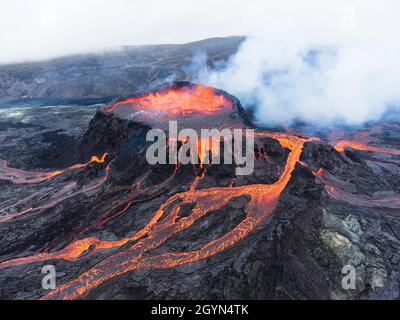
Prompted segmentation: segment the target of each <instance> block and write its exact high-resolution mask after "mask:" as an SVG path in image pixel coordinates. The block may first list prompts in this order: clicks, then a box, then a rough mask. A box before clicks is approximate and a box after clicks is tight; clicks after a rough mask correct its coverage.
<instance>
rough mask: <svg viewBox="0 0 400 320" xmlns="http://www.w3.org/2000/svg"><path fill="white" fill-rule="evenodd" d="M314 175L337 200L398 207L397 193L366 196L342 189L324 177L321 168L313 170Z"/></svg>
mask: <svg viewBox="0 0 400 320" xmlns="http://www.w3.org/2000/svg"><path fill="white" fill-rule="evenodd" d="M314 175H315V176H317V177H318V178H319V179H320V180H321V181H322V182H324V184H325V190H326V192H327V193H328V194H329V196H331V197H332V198H333V199H335V200H337V201H342V202H347V203H349V204H352V205H356V206H361V207H371V208H374V207H382V208H391V209H400V195H399V194H389V195H381V196H379V197H368V196H366V195H361V194H358V195H357V194H354V193H351V192H347V191H344V190H342V189H341V188H338V187H336V186H335V185H333V184H332V183H331V182H330V181H329V180H328V179H327V178H326V177H325V171H324V170H323V169H319V170H318V171H316V172H314Z"/></svg>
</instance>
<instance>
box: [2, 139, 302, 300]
mask: <svg viewBox="0 0 400 320" xmlns="http://www.w3.org/2000/svg"><path fill="white" fill-rule="evenodd" d="M279 141H280V142H281V144H282V145H285V146H290V154H289V156H288V159H287V162H286V166H285V169H284V172H283V173H282V175H281V177H280V178H279V180H278V181H277V182H275V183H274V184H271V185H264V184H258V185H245V186H240V187H216V188H210V189H201V190H197V189H195V188H190V189H189V190H188V191H186V192H182V193H179V194H176V195H173V196H172V197H170V198H169V199H168V200H167V201H166V202H165V203H164V204H163V205H162V206H161V207H160V208H159V209H158V210H157V211H156V212H155V214H154V215H153V217H152V219H151V220H150V221H149V222H148V224H147V225H146V226H145V227H144V228H143V229H141V230H140V231H139V232H137V233H136V234H135V236H134V238H135V240H137V242H135V243H134V244H133V245H132V246H131V247H130V248H129V249H126V250H124V251H122V252H119V253H117V254H114V255H112V256H110V257H108V258H106V259H104V260H103V261H101V262H99V263H98V264H97V265H95V266H94V267H92V268H91V269H89V270H88V271H86V272H85V273H83V274H81V275H80V276H78V277H77V278H75V279H73V280H72V281H70V282H68V283H66V284H64V285H62V286H59V287H58V288H57V289H55V290H54V291H52V292H50V293H48V294H46V295H44V296H43V297H42V298H43V299H50V298H56V299H58V298H62V299H76V298H82V297H84V296H86V295H87V294H88V292H89V291H90V290H91V289H92V288H94V287H97V286H99V285H100V284H101V283H103V282H105V281H107V280H109V279H111V278H113V277H116V276H119V275H121V274H124V273H126V272H128V271H132V270H136V269H138V268H171V267H175V266H178V265H181V264H186V263H192V262H196V261H199V260H201V259H205V258H207V257H209V256H212V255H215V254H217V253H218V252H221V251H223V250H225V249H227V248H229V247H231V246H233V245H234V244H235V243H237V242H238V241H239V240H241V239H243V238H244V237H245V236H246V235H247V234H248V233H249V232H251V231H252V230H253V229H254V228H255V226H256V225H258V224H259V223H260V222H261V221H263V220H264V219H265V218H266V217H268V216H269V215H270V214H271V213H272V212H273V211H274V210H275V208H276V205H277V203H278V201H279V197H280V194H281V193H282V191H283V190H284V189H285V187H286V185H287V184H288V183H289V181H290V178H291V174H292V172H293V170H294V169H295V166H296V163H297V162H298V160H299V158H300V155H301V153H302V148H303V144H304V142H305V141H307V140H305V139H301V138H296V137H280V139H279ZM244 195H249V196H250V197H251V199H250V201H249V202H248V203H247V205H246V207H245V211H246V216H245V218H244V219H243V220H242V221H241V222H240V223H239V224H238V225H237V226H236V227H235V228H234V229H232V230H231V231H229V232H228V233H226V234H225V235H223V236H221V237H220V238H218V239H215V240H212V241H210V242H209V243H207V244H206V245H204V246H203V247H201V248H199V249H198V250H195V251H191V252H173V253H168V252H167V253H163V254H158V255H153V256H150V257H143V255H144V253H146V252H149V251H151V250H152V249H155V248H157V247H159V246H160V245H162V244H163V243H165V241H167V240H168V239H169V238H171V237H172V236H173V235H175V234H176V233H178V232H181V231H183V230H185V229H187V228H189V227H190V226H192V225H193V224H194V223H195V222H196V221H197V220H198V219H199V218H201V217H203V216H205V215H207V214H209V213H210V212H213V211H215V210H217V209H219V208H222V207H223V206H225V205H227V203H228V202H229V200H230V199H231V198H232V197H239V196H244ZM177 200H180V202H179V201H178V203H177ZM190 203H196V206H195V207H194V208H193V209H192V211H191V212H190V214H189V215H186V214H185V215H184V217H181V218H180V214H181V213H182V212H181V210H182V205H184V204H190ZM167 207H170V209H168V210H167ZM187 210H189V209H187ZM162 217H163V219H162V220H161V218H162ZM144 236H145V237H144ZM102 245H104V244H103V243H102ZM5 263H7V262H5Z"/></svg>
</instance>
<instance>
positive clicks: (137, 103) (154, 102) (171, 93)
mask: <svg viewBox="0 0 400 320" xmlns="http://www.w3.org/2000/svg"><path fill="white" fill-rule="evenodd" d="M126 105H127V106H129V107H130V112H131V113H132V112H134V113H135V114H136V116H137V117H139V118H141V119H144V120H146V119H147V120H152V121H155V119H156V118H155V117H154V115H155V114H157V118H158V120H161V119H162V120H168V119H178V118H182V117H187V116H193V115H216V114H220V113H222V112H224V111H228V112H231V111H232V107H233V104H232V102H231V101H230V100H229V99H227V98H226V97H225V96H224V95H223V94H217V93H216V92H215V90H214V89H213V88H211V87H206V86H202V85H196V86H195V87H194V88H193V89H189V88H170V89H167V90H165V91H161V92H156V93H149V94H147V95H145V96H139V97H133V98H129V99H126V100H124V101H120V102H116V103H114V104H112V105H110V106H108V107H106V108H104V111H105V112H114V111H116V110H118V109H119V108H121V107H123V106H126Z"/></svg>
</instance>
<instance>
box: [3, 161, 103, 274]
mask: <svg viewBox="0 0 400 320" xmlns="http://www.w3.org/2000/svg"><path fill="white" fill-rule="evenodd" d="M109 171H110V164H108V166H107V167H106V174H105V175H104V177H102V178H100V179H98V180H96V181H94V182H90V183H89V184H87V185H84V186H82V187H81V188H80V189H78V190H76V191H73V192H72V193H69V194H66V195H61V196H58V197H55V198H53V199H51V200H50V201H48V202H46V203H44V204H42V205H40V206H37V207H30V208H28V209H25V210H22V211H19V212H16V213H11V214H6V215H3V216H0V222H6V221H10V220H14V219H16V218H18V217H20V216H22V215H24V214H26V213H28V212H30V213H31V212H38V211H42V210H45V209H49V208H51V207H54V206H55V205H57V204H59V203H60V202H62V201H64V200H66V199H69V198H72V197H75V196H77V195H79V194H82V193H85V192H88V191H91V190H94V189H97V188H99V187H100V186H101V185H103V184H104V183H105V182H106V180H107V179H108V175H109ZM67 187H70V188H71V189H77V184H76V182H75V181H73V182H71V183H69V184H68V185H67ZM31 197H32V196H30V197H29V198H31ZM14 207H15V205H14ZM6 209H8V208H5V209H0V211H3V212H6ZM0 267H1V264H0Z"/></svg>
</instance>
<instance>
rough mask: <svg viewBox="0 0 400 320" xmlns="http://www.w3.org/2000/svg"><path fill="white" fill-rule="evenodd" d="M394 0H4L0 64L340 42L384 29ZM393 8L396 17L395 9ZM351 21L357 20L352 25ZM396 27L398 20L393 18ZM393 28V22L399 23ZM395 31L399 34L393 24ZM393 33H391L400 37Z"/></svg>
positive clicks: (0, 13) (0, 20) (0, 18)
mask: <svg viewBox="0 0 400 320" xmlns="http://www.w3.org/2000/svg"><path fill="white" fill-rule="evenodd" d="M397 3H398V2H397V1H396V0H393V1H392V0H386V1H384V0H383V1H382V0H381V1H374V0H363V1H352V0H349V1H344V0H343V1H342V0H325V1H324V0H303V1H297V0H292V1H290V0H247V1H244V0H240V1H239V0H223V1H222V0H191V1H190V0H146V1H144V0H143V1H137V0H109V1H106V0H57V1H56V0H2V1H1V4H0V40H1V44H0V48H1V51H0V63H8V62H15V61H23V60H37V59H45V58H49V57H55V56H61V55H68V54H71V53H80V52H90V51H99V50H103V49H106V48H112V47H115V46H120V45H134V44H150V43H151V44H153V43H182V42H188V41H193V40H199V39H203V38H208V37H215V36H227V35H247V34H260V33H261V34H262V33H271V32H279V33H281V34H282V36H283V37H284V36H285V35H286V34H289V33H287V30H291V32H290V36H292V35H293V30H295V31H296V36H297V37H302V34H303V31H304V30H306V29H308V30H309V29H314V31H315V32H316V33H326V34H331V35H332V36H337V37H345V36H346V33H351V32H352V30H354V29H355V28H356V29H357V28H358V30H359V31H360V30H363V29H364V28H367V30H368V32H371V30H372V31H373V30H374V28H370V27H368V26H367V25H366V24H370V25H375V24H380V25H381V26H380V27H379V28H378V29H379V30H381V29H382V24H383V25H385V26H386V25H387V27H388V29H390V28H392V26H390V25H388V24H390V23H394V22H393V21H391V20H394V21H395V20H396V19H397V17H396V16H395V15H398V14H399V10H398V9H399V8H398V7H399V5H398V4H397ZM396 9H397V10H396ZM354 19H355V20H354ZM397 20H398V19H397ZM397 24H398V23H397ZM394 27H397V25H395V26H394ZM398 30H399V29H398V28H397V29H392V32H398Z"/></svg>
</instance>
